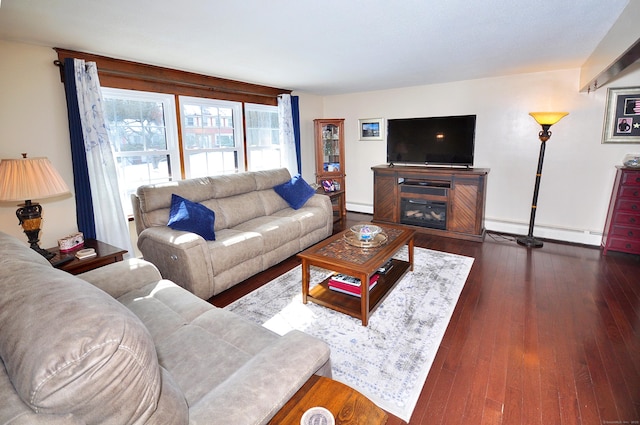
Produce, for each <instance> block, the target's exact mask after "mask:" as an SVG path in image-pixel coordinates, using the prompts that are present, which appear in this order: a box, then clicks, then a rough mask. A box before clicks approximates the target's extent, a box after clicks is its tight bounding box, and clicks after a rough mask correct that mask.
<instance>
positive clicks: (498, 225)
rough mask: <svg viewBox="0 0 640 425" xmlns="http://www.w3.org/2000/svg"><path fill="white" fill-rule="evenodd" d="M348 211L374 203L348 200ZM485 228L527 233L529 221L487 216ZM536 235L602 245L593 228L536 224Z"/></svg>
mask: <svg viewBox="0 0 640 425" xmlns="http://www.w3.org/2000/svg"><path fill="white" fill-rule="evenodd" d="M346 205H347V211H353V212H358V213H364V214H373V205H366V204H358V203H351V202H347V204H346ZM484 226H485V229H486V230H487V231H489V232H496V233H507V234H510V235H526V234H527V233H528V232H529V224H528V223H518V222H513V221H507V220H497V219H490V218H485V221H484ZM533 234H534V236H536V237H538V238H541V239H551V240H557V241H563V242H570V243H577V244H581V245H591V246H600V243H601V242H602V232H595V231H593V230H582V229H570V228H563V227H555V226H544V225H536V226H535V228H534V232H533Z"/></svg>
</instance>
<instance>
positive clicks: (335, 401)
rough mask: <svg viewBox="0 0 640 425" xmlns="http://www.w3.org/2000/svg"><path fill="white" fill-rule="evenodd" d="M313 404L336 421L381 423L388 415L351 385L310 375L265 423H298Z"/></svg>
mask: <svg viewBox="0 0 640 425" xmlns="http://www.w3.org/2000/svg"><path fill="white" fill-rule="evenodd" d="M317 406H320V407H324V408H325V409H328V410H329V411H330V412H331V413H332V414H333V416H334V418H335V419H336V425H345V424H358V425H383V424H386V423H387V419H388V415H387V414H386V413H385V411H384V410H382V409H381V408H379V407H378V406H376V405H375V404H373V402H372V401H371V400H369V399H368V398H366V397H365V396H363V395H362V394H360V393H359V392H358V391H356V390H354V389H353V388H351V387H349V386H347V385H344V384H342V383H340V382H338V381H334V380H333V379H329V378H325V377H322V376H317V375H313V376H312V377H311V378H309V380H308V381H307V382H306V383H305V384H304V385H303V386H302V388H300V390H298V392H297V393H296V394H295V395H294V396H293V397H291V399H290V400H289V401H288V402H287V403H286V404H285V405H284V406H283V407H282V409H280V410H279V411H278V413H276V415H275V416H274V417H273V419H271V421H270V422H269V424H273V425H300V419H301V418H302V415H303V414H304V412H305V411H307V410H308V409H310V408H312V407H317Z"/></svg>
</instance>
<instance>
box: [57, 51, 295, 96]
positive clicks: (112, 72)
mask: <svg viewBox="0 0 640 425" xmlns="http://www.w3.org/2000/svg"><path fill="white" fill-rule="evenodd" d="M53 64H54V65H55V66H57V67H58V68H59V69H60V82H62V83H64V63H63V62H62V61H60V60H58V59H56V60H54V61H53ZM98 72H99V73H103V74H105V75H110V76H116V77H127V78H131V79H135V80H141V81H149V82H155V83H165V84H173V85H176V86H180V87H191V88H197V89H201V90H207V91H209V92H219V93H229V94H240V95H250V96H259V97H266V98H271V99H272V98H273V97H274V96H273V95H270V94H263V93H256V92H253V91H249V90H238V89H228V88H222V87H215V86H211V85H207V84H202V83H192V82H187V81H178V80H174V79H170V78H160V77H154V76H150V75H144V76H142V75H139V74H134V73H131V72H125V71H116V70H113V69H98ZM204 77H206V75H205V76H204ZM213 78H215V77H213ZM283 92H284V94H290V93H291V91H290V90H283ZM276 97H277V96H276Z"/></svg>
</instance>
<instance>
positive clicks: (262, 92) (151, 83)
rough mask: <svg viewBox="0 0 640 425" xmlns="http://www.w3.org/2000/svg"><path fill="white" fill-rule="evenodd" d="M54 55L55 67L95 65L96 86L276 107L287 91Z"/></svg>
mask: <svg viewBox="0 0 640 425" xmlns="http://www.w3.org/2000/svg"><path fill="white" fill-rule="evenodd" d="M54 50H55V51H56V52H57V53H58V61H56V62H55V63H56V65H58V66H62V65H63V63H64V60H65V59H66V58H75V59H84V60H85V61H91V62H95V63H96V64H97V66H98V75H99V76H100V85H101V86H103V87H113V88H120V89H129V90H142V91H151V92H156V93H169V94H177V95H184V96H194V97H204V98H211V99H221V100H232V101H237V102H249V103H259V104H266V105H274V106H275V105H277V96H278V95H280V94H290V93H291V90H285V89H280V88H276V87H268V86H261V85H257V84H250V83H244V82H241V81H234V80H228V79H224V78H218V77H211V76H207V75H202V74H196V73H192V72H185V71H179V70H176V69H170V68H163V67H159V66H155V65H147V64H143V63H138V62H131V61H125V60H121V59H115V58H110V57H106V56H99V55H93V54H89V53H83V52H76V51H73V50H65V49H60V48H54Z"/></svg>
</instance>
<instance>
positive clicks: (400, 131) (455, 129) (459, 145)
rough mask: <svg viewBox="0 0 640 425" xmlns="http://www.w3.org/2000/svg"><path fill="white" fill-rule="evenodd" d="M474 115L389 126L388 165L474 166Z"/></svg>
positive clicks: (393, 122) (407, 120)
mask: <svg viewBox="0 0 640 425" xmlns="http://www.w3.org/2000/svg"><path fill="white" fill-rule="evenodd" d="M475 133H476V116H475V115H458V116H451V117H430V118H401V119H390V120H389V121H388V122H387V162H388V163H390V164H394V163H420V164H436V165H464V166H472V165H473V150H474V142H475Z"/></svg>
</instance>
